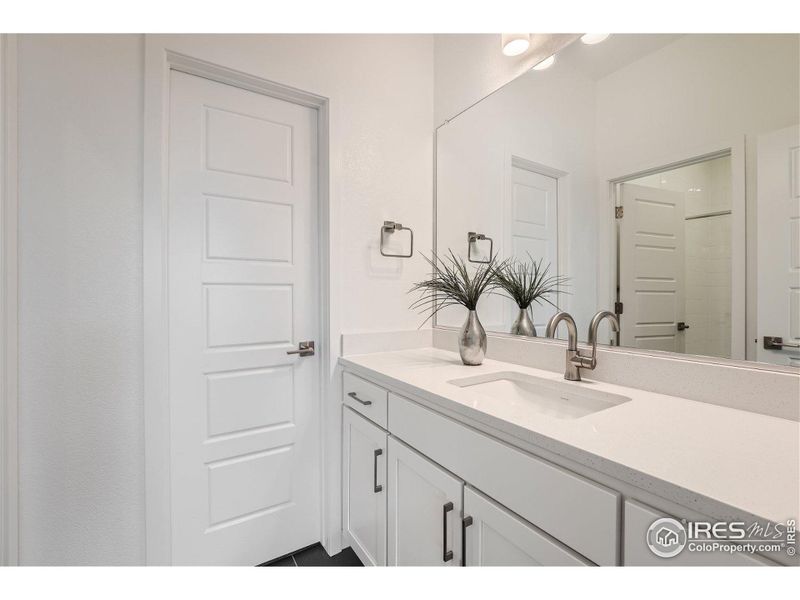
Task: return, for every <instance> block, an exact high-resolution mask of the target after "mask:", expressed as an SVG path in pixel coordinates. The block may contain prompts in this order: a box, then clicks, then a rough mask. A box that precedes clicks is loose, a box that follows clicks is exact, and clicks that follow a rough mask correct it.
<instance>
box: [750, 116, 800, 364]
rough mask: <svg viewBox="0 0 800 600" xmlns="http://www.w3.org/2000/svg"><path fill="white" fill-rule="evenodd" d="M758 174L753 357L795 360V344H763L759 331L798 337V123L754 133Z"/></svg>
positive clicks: (799, 356) (798, 353)
mask: <svg viewBox="0 0 800 600" xmlns="http://www.w3.org/2000/svg"><path fill="white" fill-rule="evenodd" d="M757 179H758V199H757V201H756V206H757V219H758V324H757V326H756V331H757V335H758V352H757V357H758V360H759V361H761V362H769V363H773V364H777V365H795V366H800V349H798V348H790V347H787V346H784V347H783V349H782V350H767V349H765V348H764V336H772V337H781V338H783V341H784V342H787V343H790V344H799V343H800V127H798V126H794V127H787V128H786V129H781V130H779V131H775V132H773V133H769V134H766V135H762V136H760V137H759V138H758V177H757Z"/></svg>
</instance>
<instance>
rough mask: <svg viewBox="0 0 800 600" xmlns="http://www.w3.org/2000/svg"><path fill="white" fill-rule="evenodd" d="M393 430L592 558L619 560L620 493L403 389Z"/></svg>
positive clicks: (395, 401) (392, 413)
mask: <svg viewBox="0 0 800 600" xmlns="http://www.w3.org/2000/svg"><path fill="white" fill-rule="evenodd" d="M389 423H390V430H391V433H392V435H395V436H397V437H399V438H400V439H402V440H403V441H405V442H406V443H407V444H409V445H410V446H412V447H414V448H416V449H417V450H419V451H420V452H422V453H423V454H425V455H426V456H428V457H429V458H430V459H432V460H434V461H436V462H437V463H439V464H441V465H442V466H444V467H445V468H446V469H449V470H450V471H452V472H453V473H455V474H456V475H458V476H459V477H461V478H462V479H464V480H465V481H466V482H467V483H469V484H470V485H473V486H474V487H476V488H478V489H480V490H481V491H482V492H484V493H485V494H488V495H489V496H491V497H492V498H494V499H496V500H497V501H498V502H499V503H501V504H503V505H505V506H507V507H508V508H509V509H510V510H512V511H514V512H515V513H517V514H518V515H520V516H521V517H522V518H524V519H526V520H527V521H529V522H530V523H532V524H534V525H535V526H537V527H539V528H540V529H542V530H543V531H545V532H546V533H548V534H549V535H551V536H553V537H554V538H556V539H557V540H559V541H561V542H563V543H564V544H566V545H567V546H569V547H570V548H572V549H573V550H575V551H577V552H579V553H580V554H582V555H583V556H585V557H586V558H588V559H589V560H591V561H592V562H595V563H597V564H600V565H615V564H617V560H618V556H617V555H618V542H619V506H620V495H619V494H618V493H617V492H615V491H613V490H609V489H608V488H605V487H602V486H600V485H598V484H596V483H593V482H591V481H589V480H587V479H584V478H583V477H579V476H578V475H575V474H574V473H571V472H569V471H566V470H564V469H562V468H560V467H557V466H555V465H553V464H551V463H549V462H547V461H544V460H541V459H539V458H536V457H534V456H532V455H531V454H528V453H526V452H523V451H521V450H517V449H516V448H513V447H511V446H509V445H507V444H505V443H503V442H501V441H499V440H496V439H494V438H491V437H489V436H487V435H484V434H482V433H480V432H478V431H476V430H474V429H472V428H470V427H467V426H465V425H462V424H460V423H458V422H456V421H454V420H453V419H450V418H448V417H445V416H442V415H439V414H437V413H435V412H433V411H432V410H429V409H427V408H425V407H423V406H420V405H419V404H416V403H414V402H411V401H409V400H406V399H405V398H402V397H400V396H397V395H395V394H390V395H389Z"/></svg>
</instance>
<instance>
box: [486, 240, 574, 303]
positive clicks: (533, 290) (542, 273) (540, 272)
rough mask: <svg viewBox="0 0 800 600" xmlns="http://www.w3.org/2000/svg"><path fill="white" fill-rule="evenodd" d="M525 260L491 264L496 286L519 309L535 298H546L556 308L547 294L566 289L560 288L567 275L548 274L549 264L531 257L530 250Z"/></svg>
mask: <svg viewBox="0 0 800 600" xmlns="http://www.w3.org/2000/svg"><path fill="white" fill-rule="evenodd" d="M528 258H529V259H530V260H529V261H527V262H524V261H518V260H516V259H509V260H505V261H503V262H501V263H499V264H497V265H496V266H495V268H494V273H493V275H494V279H495V282H496V286H497V287H499V288H500V289H502V290H503V291H504V292H505V293H506V294H508V296H509V297H510V298H511V299H512V300H513V301H514V302H516V304H517V306H518V307H519V308H520V309H521V310H526V309H527V308H528V307H530V305H531V304H532V303H534V302H536V303H537V304H541V303H542V302H547V303H548V304H550V305H551V306H553V307H555V308H558V306H556V304H555V303H554V302H552V301H551V300H550V299H549V298H548V297H547V296H550V295H553V294H558V293H563V294H568V293H569V292H566V291H564V290H563V289H562V288H563V287H564V286H566V285H568V282H569V278H568V277H564V276H561V275H550V265H549V264H548V265H544V264H543V262H544V261H543V260H542V259H539V261H538V262H537V261H535V260H533V257H531V255H530V254H528Z"/></svg>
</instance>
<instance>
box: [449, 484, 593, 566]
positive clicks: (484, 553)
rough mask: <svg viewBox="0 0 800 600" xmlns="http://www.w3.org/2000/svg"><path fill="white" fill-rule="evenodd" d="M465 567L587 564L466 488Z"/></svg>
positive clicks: (509, 513) (560, 545)
mask: <svg viewBox="0 0 800 600" xmlns="http://www.w3.org/2000/svg"><path fill="white" fill-rule="evenodd" d="M463 535H464V550H465V555H466V556H465V562H464V564H465V565H466V566H468V567H472V566H475V567H530V566H537V565H542V566H579V565H589V564H591V563H590V562H589V561H587V560H586V559H584V558H583V557H581V556H579V555H578V554H576V553H575V552H573V551H572V550H570V549H569V548H567V547H566V546H564V545H563V544H561V543H559V542H557V541H556V540H554V539H553V538H551V537H550V536H549V535H547V534H546V533H544V532H543V531H541V530H540V529H537V528H536V527H534V526H533V525H531V524H530V523H528V522H526V521H523V520H522V519H520V518H519V517H518V516H516V515H515V514H513V513H511V512H510V511H508V510H507V509H506V508H504V507H503V506H501V505H499V504H497V503H496V502H494V501H493V500H490V499H489V498H487V497H486V496H484V495H483V494H480V493H478V492H476V491H475V490H473V489H471V488H469V487H467V488H465V489H464V520H463Z"/></svg>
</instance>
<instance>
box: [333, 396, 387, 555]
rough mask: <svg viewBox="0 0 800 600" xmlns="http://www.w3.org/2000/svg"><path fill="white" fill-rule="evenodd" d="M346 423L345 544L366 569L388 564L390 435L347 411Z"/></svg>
mask: <svg viewBox="0 0 800 600" xmlns="http://www.w3.org/2000/svg"><path fill="white" fill-rule="evenodd" d="M343 410H344V415H343V419H342V424H343V430H342V441H343V444H342V459H343V462H342V464H343V474H342V475H343V477H342V487H343V498H342V499H343V506H344V511H343V529H344V538H345V544H346V545H347V544H349V545H350V546H351V547H352V548H353V551H354V552H355V553H356V555H358V557H359V558H360V559H361V562H362V563H364V564H365V565H371V566H383V565H385V564H386V493H387V485H386V483H387V481H386V457H387V445H386V441H387V434H386V431H384V430H383V429H381V428H380V427H378V426H377V425H375V424H373V423H371V422H369V421H368V420H367V419H365V418H364V417H362V416H360V415H358V414H357V413H356V412H355V411H353V410H351V409H349V408H347V407H345V408H344V409H343Z"/></svg>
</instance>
